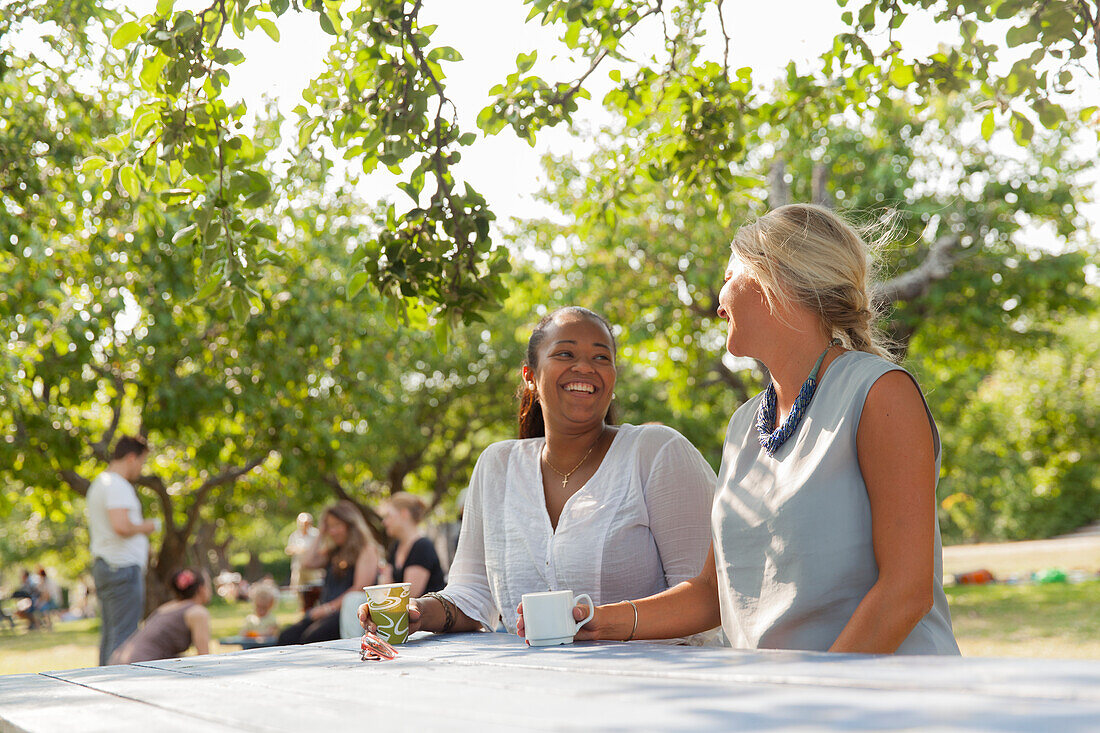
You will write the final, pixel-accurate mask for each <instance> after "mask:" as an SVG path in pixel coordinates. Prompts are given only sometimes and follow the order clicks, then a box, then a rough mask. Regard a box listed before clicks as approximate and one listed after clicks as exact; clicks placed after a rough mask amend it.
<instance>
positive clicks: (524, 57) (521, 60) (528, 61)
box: [516, 51, 539, 74]
mask: <svg viewBox="0 0 1100 733" xmlns="http://www.w3.org/2000/svg"><path fill="white" fill-rule="evenodd" d="M538 55H539V52H538V51H532V52H531V53H521V54H519V55H518V56H516V69H517V70H518V71H519V73H521V74H526V73H527V72H528V71H530V70H531V67H532V66H534V65H535V59H536V58H538Z"/></svg>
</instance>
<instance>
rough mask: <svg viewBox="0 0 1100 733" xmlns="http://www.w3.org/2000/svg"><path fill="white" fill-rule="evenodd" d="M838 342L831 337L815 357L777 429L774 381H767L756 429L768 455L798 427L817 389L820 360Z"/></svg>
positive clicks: (757, 415) (838, 342)
mask: <svg viewBox="0 0 1100 733" xmlns="http://www.w3.org/2000/svg"><path fill="white" fill-rule="evenodd" d="M840 343H841V342H840V339H833V340H832V341H830V342H829V345H828V346H827V347H825V350H824V351H822V352H821V356H819V357H817V362H816V363H815V364H814V368H813V369H812V370H811V371H810V376H809V377H807V378H806V381H805V382H804V383H803V384H802V389H800V390H798V396H797V397H795V398H794V406H793V407H791V412H790V414H789V415H787V419H786V420H784V421H783V424H782V425H781V426H780V427H779V428H777V429H775V403H776V395H775V383H774V382H772V383H769V384H768V388H767V389H766V390H764V398H763V399H762V400H760V409H759V410H757V412H756V430H757V432H759V433H760V445H761V446H762V447H763V448H764V450H765V451H767V452H768V455H769V456H774V455H775V452H776V451H777V450H779V447H780V446H781V445H783V444H784V443H786V442H787V438H789V437H791V435H792V434H793V433H794V431H795V429H796V428H798V424H799V423H800V422H802V417H803V416H804V415H805V414H806V411H807V410H808V409H809V407H810V400H812V399H813V398H814V392H816V391H817V372H818V370H819V369H821V362H822V361H824V360H825V355H826V354H828V353H829V349H831V348H833V347H834V346H840Z"/></svg>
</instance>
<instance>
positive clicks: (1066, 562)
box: [943, 522, 1100, 576]
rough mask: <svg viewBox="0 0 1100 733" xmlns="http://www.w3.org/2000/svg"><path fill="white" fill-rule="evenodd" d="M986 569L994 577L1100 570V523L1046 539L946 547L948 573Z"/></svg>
mask: <svg viewBox="0 0 1100 733" xmlns="http://www.w3.org/2000/svg"><path fill="white" fill-rule="evenodd" d="M983 568H984V569H986V570H989V571H990V572H992V573H993V574H994V575H995V576H1002V575H1008V574H1012V573H1032V572H1035V571H1037V570H1045V569H1047V568H1059V569H1061V570H1084V571H1086V572H1090V573H1097V572H1100V522H1096V523H1094V524H1091V525H1088V526H1086V527H1083V528H1081V529H1079V530H1077V531H1076V532H1073V533H1071V534H1067V535H1063V536H1061V537H1052V538H1051V539H1047V540H1028V541H1025V542H997V543H984V544H977V545H951V546H949V547H944V548H943V572H944V574H945V575H954V574H956V573H965V572H969V571H971V570H980V569H983Z"/></svg>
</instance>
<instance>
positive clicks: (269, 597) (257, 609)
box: [241, 581, 279, 638]
mask: <svg viewBox="0 0 1100 733" xmlns="http://www.w3.org/2000/svg"><path fill="white" fill-rule="evenodd" d="M250 595H251V596H252V604H253V610H254V613H250V614H248V618H246V619H245V620H244V626H242V627H241V636H246V637H248V638H256V637H274V636H278V634H279V622H278V621H276V620H275V614H274V613H273V612H272V609H274V608H275V600H276V598H277V597H278V590H277V589H276V588H275V585H274V584H273V583H271V582H267V581H261V582H259V583H256V584H255V585H254V586H252V590H251V591H250Z"/></svg>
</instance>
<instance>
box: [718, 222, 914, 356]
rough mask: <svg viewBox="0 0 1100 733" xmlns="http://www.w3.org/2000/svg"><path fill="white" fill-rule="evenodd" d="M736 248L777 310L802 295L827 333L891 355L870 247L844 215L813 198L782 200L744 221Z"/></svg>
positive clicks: (803, 303)
mask: <svg viewBox="0 0 1100 733" xmlns="http://www.w3.org/2000/svg"><path fill="white" fill-rule="evenodd" d="M730 249H731V250H732V251H733V254H734V255H736V256H737V259H739V260H740V261H741V263H742V264H744V265H745V268H746V269H747V270H748V273H749V275H751V276H752V278H753V279H754V280H756V281H757V282H758V283H759V284H760V287H761V289H762V290H763V291H764V298H765V299H766V300H767V303H768V307H769V308H771V310H772V312H773V313H776V314H780V317H782V315H781V314H782V313H783V312H785V311H786V310H787V309H788V308H789V307H790V306H791V305H792V304H794V303H797V304H799V305H801V306H803V307H805V308H808V309H810V310H811V311H814V312H815V313H817V314H818V316H819V317H820V318H821V322H822V325H823V326H824V328H825V332H826V335H827V336H828V337H830V338H839V339H840V340H841V342H842V343H843V345H844V346H846V347H847V348H850V349H854V350H856V351H866V352H868V353H871V354H877V355H878V356H881V357H883V358H886V359H890V360H893V356H892V355H891V354H890V352H889V351H888V350H887V349H886V342H885V339H884V338H883V337H882V336H881V334H880V333H879V332H878V331H877V330H876V328H875V321H876V320H877V319H878V317H879V315H880V313H879V312H878V310H877V309H876V307H875V304H874V302H873V300H872V297H871V287H870V282H871V273H872V261H871V251H870V247H868V245H867V243H866V242H865V241H864V240H863V238H862V237H861V236H860V234H859V232H857V231H856V229H855V228H854V227H853V226H852V225H850V224H849V223H848V222H846V221H845V220H844V219H843V218H841V217H840V216H839V215H837V214H835V213H833V212H832V211H830V210H829V209H826V208H824V207H822V206H815V205H812V204H790V205H788V206H781V207H779V208H777V209H774V210H772V211H769V212H768V213H767V214H765V215H764V216H762V217H760V218H759V219H757V220H756V221H754V222H752V223H751V224H746V225H745V226H743V227H741V228H740V229H739V230H738V231H737V234H736V235H734V238H733V242H732V243H731V244H730Z"/></svg>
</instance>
